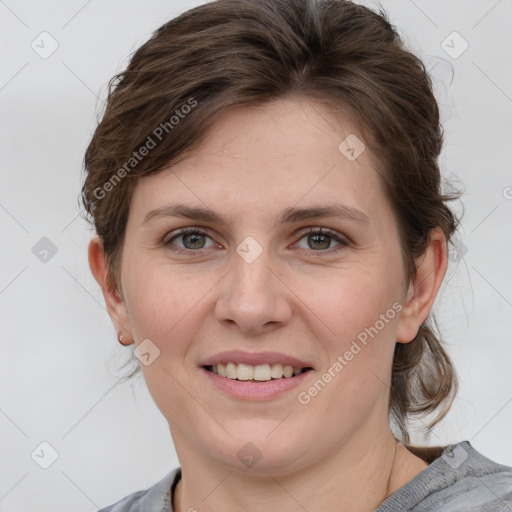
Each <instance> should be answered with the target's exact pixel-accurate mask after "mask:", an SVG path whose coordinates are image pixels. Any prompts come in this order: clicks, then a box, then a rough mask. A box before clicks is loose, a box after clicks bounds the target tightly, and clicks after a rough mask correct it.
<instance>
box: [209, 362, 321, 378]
mask: <svg viewBox="0 0 512 512" xmlns="http://www.w3.org/2000/svg"><path fill="white" fill-rule="evenodd" d="M204 368H205V369H206V370H208V371H209V372H212V373H216V374H217V375H219V376H220V377H225V378H227V379H232V380H245V381H261V382H264V381H269V380H272V379H283V378H285V379H286V378H290V377H294V376H297V375H300V374H301V373H304V372H307V371H309V370H311V368H310V367H305V368H301V367H294V366H291V365H283V364H259V365H256V366H253V365H250V364H242V363H239V364H236V363H233V362H228V363H219V364H215V365H207V366H204Z"/></svg>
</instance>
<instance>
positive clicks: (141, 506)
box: [98, 468, 181, 512]
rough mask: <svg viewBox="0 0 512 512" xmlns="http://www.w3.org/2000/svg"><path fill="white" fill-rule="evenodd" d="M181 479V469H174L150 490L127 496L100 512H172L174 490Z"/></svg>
mask: <svg viewBox="0 0 512 512" xmlns="http://www.w3.org/2000/svg"><path fill="white" fill-rule="evenodd" d="M180 477H181V468H176V469H173V470H172V471H171V472H170V473H167V475H165V476H164V477H163V478H162V479H161V480H160V481H158V482H157V483H156V484H154V485H153V486H151V487H150V488H148V489H145V490H140V491H137V492H134V493H132V494H130V495H128V496H125V497H124V498H123V499H121V500H119V501H118V502H116V503H114V504H113V505H110V506H108V507H106V508H102V509H101V510H99V511H98V512H172V490H174V486H175V484H176V483H177V482H178V480H179V479H180ZM171 488H172V489H171Z"/></svg>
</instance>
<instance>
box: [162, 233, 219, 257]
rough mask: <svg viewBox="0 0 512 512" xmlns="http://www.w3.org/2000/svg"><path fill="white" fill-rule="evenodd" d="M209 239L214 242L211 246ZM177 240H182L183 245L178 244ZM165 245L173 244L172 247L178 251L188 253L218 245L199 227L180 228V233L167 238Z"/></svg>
mask: <svg viewBox="0 0 512 512" xmlns="http://www.w3.org/2000/svg"><path fill="white" fill-rule="evenodd" d="M207 239H209V240H210V241H211V242H212V243H211V244H210V245H209V246H208V245H206V241H207ZM176 242H181V244H182V245H181V246H180V245H176ZM164 245H166V246H171V249H172V250H174V251H176V252H188V253H190V252H194V251H197V250H200V249H209V248H211V247H214V246H217V244H215V242H213V240H212V239H211V238H210V237H209V236H208V234H207V233H206V232H204V231H201V230H200V229H197V228H183V229H180V230H179V232H178V233H176V234H174V236H171V237H170V238H169V239H167V240H166V241H165V242H164Z"/></svg>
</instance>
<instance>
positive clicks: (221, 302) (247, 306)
mask: <svg viewBox="0 0 512 512" xmlns="http://www.w3.org/2000/svg"><path fill="white" fill-rule="evenodd" d="M267 255H268V251H266V250H264V251H263V252H262V254H260V256H259V257H258V258H257V259H256V260H255V261H252V262H250V263H249V262H248V261H246V260H244V259H243V258H242V257H240V256H239V255H238V254H235V255H234V257H233V267H232V269H231V271H230V272H228V274H227V275H226V276H225V278H224V279H223V280H222V287H221V291H220V295H219V298H218V300H217V303H216V306H215V315H216V318H217V320H218V321H219V322H220V323H222V324H225V325H226V326H228V327H237V328H238V329H240V330H241V331H243V332H245V333H247V334H264V333H268V332H269V331H272V330H274V329H276V328H278V327H280V326H283V325H285V324H286V323H288V322H289V321H290V318H291V314H292V308H291V304H290V300H291V297H292V293H291V292H290V290H289V288H287V286H286V285H285V284H284V283H283V281H282V279H281V278H280V277H278V275H277V274H276V271H275V270H274V269H273V268H272V265H271V263H272V262H271V261H270V258H269V257H268V256H267Z"/></svg>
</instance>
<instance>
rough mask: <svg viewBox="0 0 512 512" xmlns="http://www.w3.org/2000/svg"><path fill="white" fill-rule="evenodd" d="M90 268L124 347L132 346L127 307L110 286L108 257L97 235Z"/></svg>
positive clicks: (92, 245) (92, 242) (91, 247)
mask: <svg viewBox="0 0 512 512" xmlns="http://www.w3.org/2000/svg"><path fill="white" fill-rule="evenodd" d="M89 267H90V269H91V272H92V274H93V276H94V279H96V281H97V283H98V284H99V285H100V287H101V290H102V291H103V297H104V298H105V304H106V306H107V311H108V314H109V315H110V319H111V320H112V323H113V324H114V328H115V329H116V331H117V333H118V334H122V335H123V345H131V344H132V343H133V335H132V332H131V327H130V320H129V316H128V312H127V309H126V305H125V302H124V299H123V298H122V297H121V295H120V294H119V292H118V291H117V289H115V288H114V287H112V286H109V284H108V280H107V276H108V271H107V257H106V255H105V253H104V252H103V244H102V243H101V239H100V237H99V236H98V235H95V236H94V237H93V238H92V239H91V241H90V242H89Z"/></svg>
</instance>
